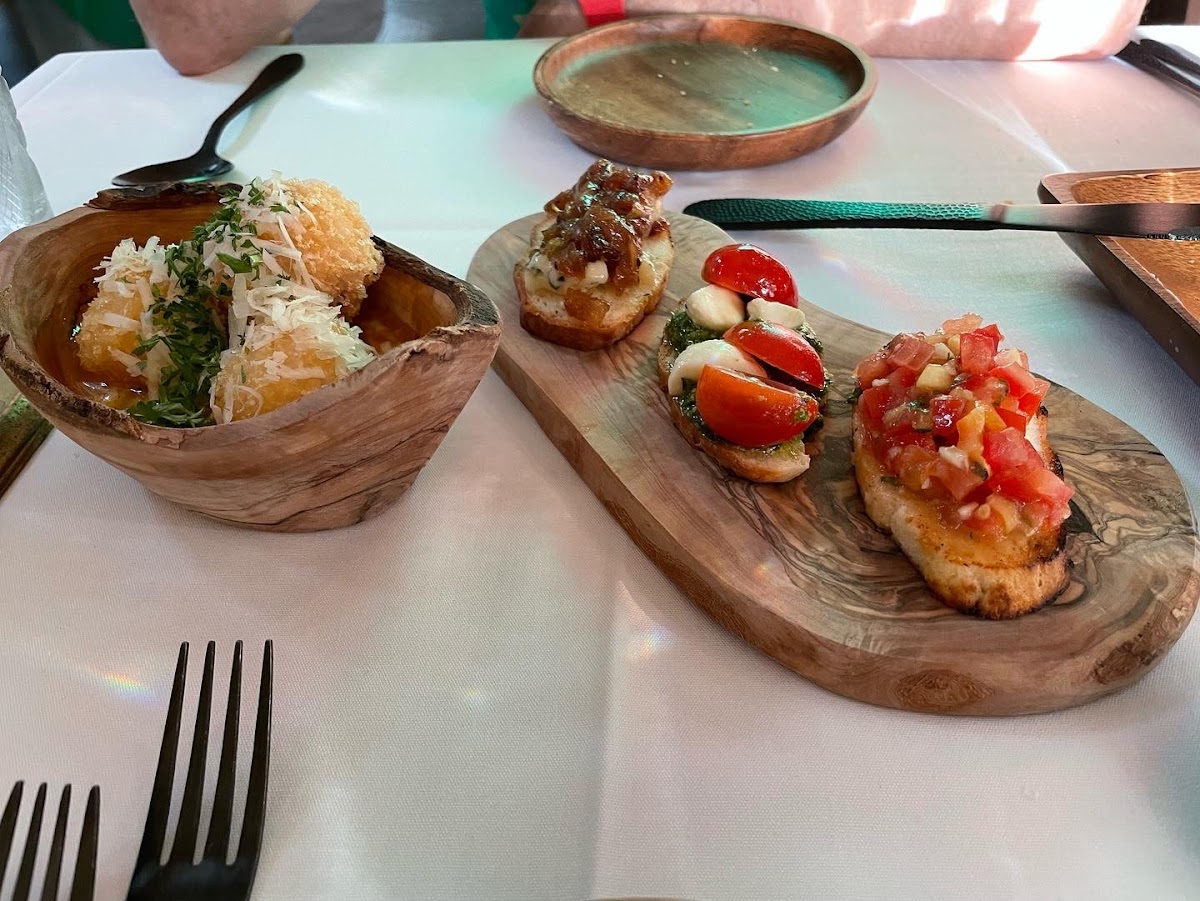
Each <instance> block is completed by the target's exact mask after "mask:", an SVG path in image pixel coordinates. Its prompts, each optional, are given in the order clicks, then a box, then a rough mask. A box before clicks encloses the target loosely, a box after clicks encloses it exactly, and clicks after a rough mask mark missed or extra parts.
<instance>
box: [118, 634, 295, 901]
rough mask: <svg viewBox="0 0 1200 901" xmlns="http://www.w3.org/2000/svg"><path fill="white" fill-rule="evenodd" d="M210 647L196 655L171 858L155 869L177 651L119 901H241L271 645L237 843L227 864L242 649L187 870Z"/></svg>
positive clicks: (251, 870)
mask: <svg viewBox="0 0 1200 901" xmlns="http://www.w3.org/2000/svg"><path fill="white" fill-rule="evenodd" d="M215 655H216V645H215V643H214V642H211V641H210V642H209V643H208V648H207V650H206V652H205V654H204V675H203V678H202V680H201V683H200V699H199V703H198V704H197V707H196V728H195V731H194V733H193V735H192V748H191V756H190V758H189V762H188V773H187V782H186V783H185V784H184V789H183V801H182V803H181V805H180V811H179V823H178V826H177V827H176V830H175V840H174V841H173V842H172V843H171V855H170V857H169V858H168V859H167V861H166V862H165V863H163V862H162V854H163V848H164V845H165V841H166V833H167V820H168V817H169V815H170V810H171V787H172V785H173V784H174V781H175V756H176V753H177V752H178V749H179V731H180V723H181V720H182V715H183V696H184V686H185V682H186V680H187V658H188V645H187V642H184V643H183V644H182V645H181V646H180V648H179V660H178V663H177V664H176V667H175V683H174V687H173V688H172V691H171V703H170V706H169V707H168V708H167V723H166V727H165V728H164V729H163V741H162V749H161V750H160V751H159V756H158V769H157V771H156V772H155V775H154V790H153V792H152V794H151V796H150V809H149V811H148V812H147V814H146V828H145V831H144V832H143V834H142V845H141V849H140V850H139V851H138V859H137V865H136V867H135V868H134V874H133V881H132V883H131V884H130V887H129V895H128V896H127V901H189V899H200V898H203V899H206V901H246V899H247V898H249V897H250V890H251V888H252V887H253V885H254V874H255V871H256V870H257V868H258V857H259V851H260V849H261V847H262V835H263V825H264V822H265V820H266V810H267V771H268V768H269V762H270V753H271V682H272V645H271V642H270V641H268V642H266V644H265V646H264V648H263V663H262V677H261V680H260V682H259V688H258V713H257V717H256V720H255V725H254V749H253V754H252V756H251V759H250V779H249V784H248V786H247V789H246V812H245V816H244V818H243V820H242V829H241V837H240V839H239V841H238V848H237V854H236V856H235V857H234V859H233V862H232V863H229V862H227V860H228V855H229V836H230V832H231V827H232V823H233V795H234V777H235V775H236V764H237V743H238V718H239V714H240V707H241V683H242V643H241V642H240V641H239V642H237V644H236V645H235V646H234V651H233V668H232V672H231V674H230V678H229V698H228V701H227V703H226V707H225V729H224V734H223V737H222V740H221V760H220V766H219V769H218V771H217V787H216V792H215V794H214V797H213V807H212V820H211V822H210V824H209V828H208V838H207V840H206V841H205V843H204V853H203V855H202V856H201V859H200V860H199V862H194V859H195V855H196V840H197V836H198V835H199V833H200V811H201V807H202V798H203V793H204V769H205V760H206V757H207V754H208V724H209V715H210V711H211V708H212V688H213V668H214V663H215Z"/></svg>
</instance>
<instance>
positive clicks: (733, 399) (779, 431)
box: [696, 366, 818, 447]
mask: <svg viewBox="0 0 1200 901" xmlns="http://www.w3.org/2000/svg"><path fill="white" fill-rule="evenodd" d="M696 409H697V410H698V411H699V413H700V418H701V419H703V420H704V423H705V425H707V426H708V427H709V428H710V429H711V430H712V431H713V433H714V434H716V435H718V436H720V437H721V438H724V439H725V440H726V441H728V442H730V443H732V444H736V445H738V446H739V447H770V446H771V445H772V444H780V443H782V442H784V441H788V440H789V439H791V438H795V437H796V436H797V435H800V434H802V433H803V432H804V430H805V429H807V428H808V427H809V426H810V425H812V423H813V420H814V419H816V418H817V412H818V406H817V401H816V399H815V398H813V397H811V396H809V395H807V394H805V393H804V392H802V391H797V390H796V389H795V388H790V387H788V386H787V385H781V384H779V383H778V382H772V381H770V380H768V379H760V378H756V377H755V376H752V375H747V374H746V373H744V372H737V371H735V370H732V369H723V368H721V367H718V366H705V367H704V371H703V372H701V373H700V381H699V382H698V383H697V384H696Z"/></svg>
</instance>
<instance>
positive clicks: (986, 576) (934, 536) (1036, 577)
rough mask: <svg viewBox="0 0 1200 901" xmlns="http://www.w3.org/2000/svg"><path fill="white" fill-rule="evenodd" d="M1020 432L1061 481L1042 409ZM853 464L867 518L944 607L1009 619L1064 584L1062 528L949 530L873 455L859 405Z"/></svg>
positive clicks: (1039, 603)
mask: <svg viewBox="0 0 1200 901" xmlns="http://www.w3.org/2000/svg"><path fill="white" fill-rule="evenodd" d="M1025 434H1026V437H1027V438H1028V439H1029V441H1030V443H1031V444H1033V446H1034V447H1035V448H1036V449H1037V450H1038V452H1039V453H1040V454H1041V455H1042V458H1043V459H1044V460H1045V461H1046V464H1047V465H1048V466H1049V467H1050V468H1051V469H1052V470H1054V472H1055V473H1056V474H1058V475H1060V476H1061V474H1062V466H1061V465H1060V464H1059V462H1058V458H1057V457H1056V456H1055V454H1054V452H1053V451H1052V450H1051V449H1050V446H1049V444H1048V443H1047V441H1046V415H1045V412H1044V411H1043V412H1042V413H1040V414H1039V415H1038V416H1036V417H1034V418H1033V419H1032V420H1030V424H1029V428H1028V429H1027V430H1026V433H1025ZM853 460H854V474H855V476H856V477H857V479H858V488H859V491H861V492H862V497H863V501H864V503H865V504H866V508H867V514H868V515H869V516H870V517H871V519H872V520H873V521H874V522H875V524H876V525H877V526H879V527H880V528H881V529H883V530H884V531H885V532H888V533H889V534H891V536H892V538H893V539H895V541H896V544H898V545H899V546H900V549H901V550H902V551H904V554H905V556H907V557H908V559H909V560H910V561H912V564H913V566H915V567H916V568H917V571H918V572H919V573H920V574H921V576H922V578H924V579H925V581H926V583H927V584H928V585H929V587H930V589H932V591H933V593H934V594H935V595H937V596H938V598H939V599H940V600H942V601H943V602H944V603H946V604H948V605H949V606H951V607H954V608H955V609H957V610H961V611H963V612H964V613H975V614H978V615H979V616H983V617H986V618H987V619H1011V618H1013V617H1017V616H1021V615H1022V614H1024V613H1030V612H1032V611H1034V610H1037V609H1038V608H1039V607H1041V606H1042V605H1043V604H1045V603H1046V602H1048V601H1050V600H1051V599H1053V598H1054V597H1055V596H1057V595H1058V594H1059V593H1060V592H1061V591H1062V590H1063V589H1064V588H1065V587H1066V585H1067V580H1068V577H1069V575H1070V570H1069V566H1068V563H1067V557H1066V552H1065V540H1066V530H1065V529H1064V528H1063V526H1062V525H1059V526H1053V527H1051V526H1047V527H1044V528H1043V529H1041V530H1040V531H1037V532H1034V533H1032V534H1020V533H1019V532H1014V533H1011V534H1009V535H1007V536H1005V537H1004V538H1002V539H997V540H994V541H993V540H986V539H982V538H981V537H980V536H974V537H972V535H971V533H970V532H969V531H968V530H967V529H965V528H952V527H949V526H947V525H946V524H945V523H944V522H943V521H942V518H941V516H940V514H939V513H938V511H937V510H936V509H935V508H934V507H933V506H932V505H931V504H929V503H928V502H927V501H926V500H925V499H924V498H922V497H921V496H920V495H918V494H916V493H915V492H913V491H910V490H909V489H908V488H905V487H904V486H903V485H901V484H899V483H897V482H896V480H895V479H890V478H887V475H888V473H887V471H886V470H885V469H884V468H883V465H882V464H881V462H880V461H879V458H878V457H876V456H875V454H874V453H873V451H872V450H871V447H870V442H869V440H868V438H867V431H866V428H865V427H864V425H863V423H862V421H861V419H860V414H859V408H858V407H855V410H854V455H853Z"/></svg>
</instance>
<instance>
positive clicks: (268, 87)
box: [200, 53, 304, 153]
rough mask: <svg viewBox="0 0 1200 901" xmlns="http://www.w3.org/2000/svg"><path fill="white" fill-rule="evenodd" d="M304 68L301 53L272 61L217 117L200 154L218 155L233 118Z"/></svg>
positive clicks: (286, 55) (289, 54)
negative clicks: (220, 144) (222, 133)
mask: <svg viewBox="0 0 1200 901" xmlns="http://www.w3.org/2000/svg"><path fill="white" fill-rule="evenodd" d="M303 68H304V57H303V56H301V55H300V54H299V53H285V54H284V55H283V56H280V57H277V58H276V59H274V60H272V61H271V62H270V63H268V64H267V66H266V67H265V68H264V69H263V70H262V71H261V72H259V73H258V77H257V78H256V79H254V81H252V82H250V86H249V87H248V88H246V90H244V91H242V93H241V94H240V95H239V96H238V98H237V100H235V101H233V103H231V104H229V108H228V109H226V110H225V112H223V113H221V115H219V116H217V118H216V121H215V122H213V124H212V127H211V128H210V129H209V130H208V134H207V135H206V136H205V138H204V144H203V146H201V148H200V152H201V153H204V152H208V153H216V152H217V141H219V140H220V138H221V132H223V131H224V130H225V126H226V125H228V124H229V123H230V122H231V121H232V120H233V117H234V116H236V115H237V114H238V113H240V112H241V111H242V110H244V109H245V108H246V107H248V106H249V105H250V104H251V103H253V102H254V101H255V100H257V99H258V98H260V97H262V96H263V95H264V94H267V93H270V92H271V91H273V90H275V88H277V87H279V86H280V85H281V84H283V83H284V82H285V81H287V80H288V79H290V78H291V77H292V76H293V75H295V74H296V73H297V72H299V71H300V70H301V69H303Z"/></svg>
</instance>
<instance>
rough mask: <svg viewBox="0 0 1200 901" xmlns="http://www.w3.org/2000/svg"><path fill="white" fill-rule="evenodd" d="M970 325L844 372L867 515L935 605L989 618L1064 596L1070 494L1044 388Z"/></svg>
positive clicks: (899, 345) (994, 337)
mask: <svg viewBox="0 0 1200 901" xmlns="http://www.w3.org/2000/svg"><path fill="white" fill-rule="evenodd" d="M1002 340H1003V336H1002V335H1001V333H1000V330H999V329H998V328H997V327H996V326H995V325H987V326H984V325H983V321H982V319H981V318H980V317H979V316H976V315H974V314H968V315H966V316H963V317H961V318H959V319H952V320H949V321H947V322H946V323H944V324H943V325H942V327H941V328H940V329H939V330H938V331H936V332H934V333H933V334H931V335H925V334H921V333H915V334H901V335H897V336H896V337H895V338H893V339H892V341H891V342H890V343H889V344H888V345H887V346H886V347H884V348H883V349H881V350H879V351H877V352H876V353H874V354H872V355H871V356H869V357H867V358H866V359H864V360H862V361H861V362H860V363H859V364H858V366H857V368H856V369H855V373H854V377H855V382H856V386H857V388H856V392H855V394H856V400H855V405H854V415H853V426H854V438H853V441H854V451H853V460H854V472H855V476H856V478H857V481H858V487H859V490H860V491H861V493H862V497H863V501H864V503H865V505H866V510H867V513H868V515H869V516H870V517H871V519H872V520H873V521H874V522H875V524H876V525H877V526H879V528H881V529H883V530H884V531H886V532H888V533H890V534H891V535H892V537H893V538H894V539H895V541H896V543H897V544H898V545H899V546H900V548H901V550H903V551H904V553H905V555H906V556H907V557H908V558H909V560H910V561H912V563H913V565H914V566H915V567H916V568H917V570H918V572H920V574H921V576H922V577H923V578H924V579H925V581H926V583H927V584H928V585H929V587H930V588H931V589H932V591H933V593H934V594H935V595H936V596H937V597H938V598H939V599H941V600H942V601H943V602H944V603H946V604H948V605H950V606H951V607H954V608H956V609H958V610H961V611H963V612H966V613H974V614H978V615H980V616H983V617H987V618H988V619H1009V618H1012V617H1016V616H1021V615H1022V614H1025V613H1029V612H1031V611H1033V610H1037V609H1038V608H1039V607H1041V606H1042V605H1043V604H1045V603H1046V602H1048V601H1049V600H1051V599H1052V598H1054V597H1055V596H1056V595H1058V594H1059V593H1060V592H1061V591H1062V590H1063V588H1064V587H1065V586H1066V584H1067V581H1068V577H1069V565H1068V561H1067V556H1066V553H1065V551H1064V539H1065V530H1064V522H1065V520H1066V519H1067V518H1068V516H1069V515H1070V500H1071V497H1072V489H1071V488H1070V486H1068V485H1067V484H1066V482H1065V481H1064V480H1063V471H1062V467H1061V465H1060V463H1059V461H1058V457H1057V456H1056V455H1055V453H1054V451H1053V450H1052V449H1051V447H1050V444H1049V441H1048V439H1047V428H1046V423H1047V413H1046V408H1045V407H1044V406H1043V403H1042V401H1043V399H1044V398H1045V396H1046V392H1047V391H1048V389H1049V387H1050V384H1049V383H1048V382H1046V381H1044V380H1042V379H1039V378H1037V377H1036V376H1034V375H1033V374H1032V373H1031V372H1030V371H1029V361H1028V358H1027V357H1026V355H1025V354H1024V353H1023V352H1021V351H1019V350H1017V349H1015V348H1006V349H1001V348H1000V342H1001V341H1002Z"/></svg>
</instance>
